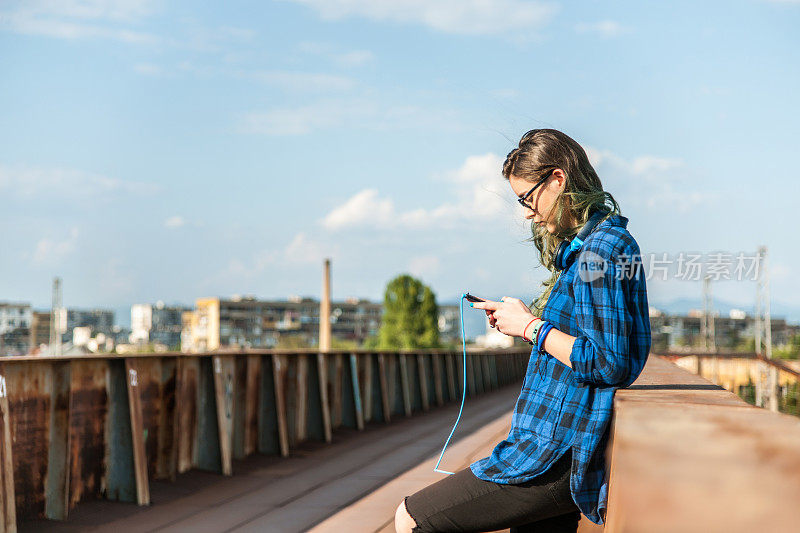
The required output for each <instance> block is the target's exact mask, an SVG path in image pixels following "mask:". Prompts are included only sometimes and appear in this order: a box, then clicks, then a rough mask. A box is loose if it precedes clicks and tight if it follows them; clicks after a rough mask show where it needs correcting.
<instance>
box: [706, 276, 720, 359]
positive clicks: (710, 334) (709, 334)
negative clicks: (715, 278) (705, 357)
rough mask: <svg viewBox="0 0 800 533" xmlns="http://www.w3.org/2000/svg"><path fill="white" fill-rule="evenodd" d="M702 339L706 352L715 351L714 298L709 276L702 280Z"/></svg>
mask: <svg viewBox="0 0 800 533" xmlns="http://www.w3.org/2000/svg"><path fill="white" fill-rule="evenodd" d="M703 337H704V339H705V348H706V351H707V352H716V351H717V337H716V333H715V327H714V297H713V296H712V294H711V276H706V277H705V278H703Z"/></svg>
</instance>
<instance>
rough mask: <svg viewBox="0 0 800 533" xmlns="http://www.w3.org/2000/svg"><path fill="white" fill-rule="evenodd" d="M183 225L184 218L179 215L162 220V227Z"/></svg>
mask: <svg viewBox="0 0 800 533" xmlns="http://www.w3.org/2000/svg"><path fill="white" fill-rule="evenodd" d="M185 225H186V220H184V218H183V217H182V216H179V215H175V216H172V217H169V218H168V219H166V220H165V221H164V227H165V228H170V229H175V228H181V227H183V226H185Z"/></svg>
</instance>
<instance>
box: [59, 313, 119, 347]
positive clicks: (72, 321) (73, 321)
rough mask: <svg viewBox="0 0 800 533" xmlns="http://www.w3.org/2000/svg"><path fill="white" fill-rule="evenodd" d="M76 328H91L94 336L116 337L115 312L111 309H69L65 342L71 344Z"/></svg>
mask: <svg viewBox="0 0 800 533" xmlns="http://www.w3.org/2000/svg"><path fill="white" fill-rule="evenodd" d="M75 328H90V331H91V334H92V336H96V335H97V334H98V333H102V334H103V335H105V336H107V337H111V336H113V335H114V311H111V310H110V309H67V327H66V333H64V335H63V336H62V340H63V341H64V342H71V341H72V338H73V330H74V329H75Z"/></svg>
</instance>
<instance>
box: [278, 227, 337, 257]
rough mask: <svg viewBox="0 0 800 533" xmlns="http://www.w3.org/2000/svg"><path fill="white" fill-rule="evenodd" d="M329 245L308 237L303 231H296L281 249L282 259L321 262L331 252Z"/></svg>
mask: <svg viewBox="0 0 800 533" xmlns="http://www.w3.org/2000/svg"><path fill="white" fill-rule="evenodd" d="M333 252H334V250H333V248H332V247H331V246H329V245H326V244H323V243H322V242H320V241H316V240H314V239H312V238H310V237H309V236H308V235H306V234H305V233H302V232H301V233H298V234H297V235H295V236H294V238H293V239H292V241H291V242H290V243H289V244H288V245H287V246H286V248H284V250H283V254H282V256H283V259H284V260H285V261H286V262H287V263H291V264H308V263H321V262H322V260H323V259H325V258H326V257H329V256H331V255H332V254H333Z"/></svg>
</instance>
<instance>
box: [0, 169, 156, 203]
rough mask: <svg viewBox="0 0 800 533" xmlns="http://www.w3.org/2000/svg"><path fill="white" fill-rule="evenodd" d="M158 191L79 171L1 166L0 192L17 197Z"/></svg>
mask: <svg viewBox="0 0 800 533" xmlns="http://www.w3.org/2000/svg"><path fill="white" fill-rule="evenodd" d="M159 189H160V187H158V186H157V185H154V184H150V183H142V182H136V181H125V180H120V179H116V178H109V177H108V176H103V175H101V174H93V173H90V172H84V171H81V170H74V169H65V168H44V167H30V166H13V167H12V166H5V165H2V164H0V192H2V193H3V194H8V195H12V196H16V197H39V196H58V197H62V196H63V197H69V198H78V199H90V198H94V197H98V196H106V195H109V194H152V193H154V192H157V191H158V190H159Z"/></svg>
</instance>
